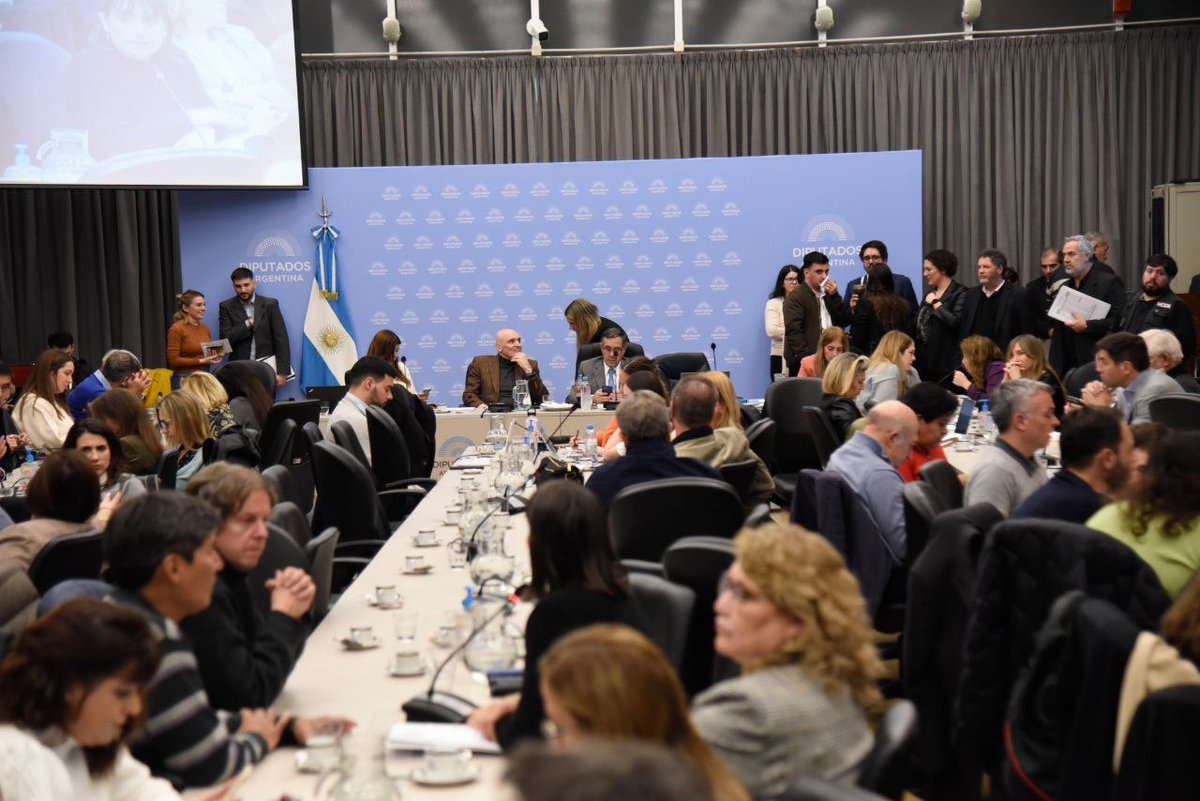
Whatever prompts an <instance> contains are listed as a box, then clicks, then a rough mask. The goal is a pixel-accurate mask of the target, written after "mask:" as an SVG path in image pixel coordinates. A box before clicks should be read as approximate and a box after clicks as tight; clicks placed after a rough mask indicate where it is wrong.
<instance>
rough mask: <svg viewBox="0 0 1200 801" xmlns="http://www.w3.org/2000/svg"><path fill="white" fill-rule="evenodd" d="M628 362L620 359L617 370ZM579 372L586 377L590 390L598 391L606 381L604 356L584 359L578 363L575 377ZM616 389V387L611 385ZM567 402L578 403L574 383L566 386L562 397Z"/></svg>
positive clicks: (606, 370) (622, 368)
mask: <svg viewBox="0 0 1200 801" xmlns="http://www.w3.org/2000/svg"><path fill="white" fill-rule="evenodd" d="M627 364H629V359H627V358H626V359H621V366H620V367H618V368H617V371H618V372H620V371H621V370H624V369H625V365H627ZM579 373H583V375H585V376H586V377H587V381H588V386H589V387H591V388H592V392H593V393H595V392H598V391H599V390H600V387H602V386H604V385H606V384H607V383H608V368H607V367H605V366H604V357H603V356H596V357H595V358H592V359H584V360H583V361H582V362H580V363H579V370H578V371H577V372H576V375H575V377H576V378H579ZM613 389H616V387H613ZM563 400H564V401H566V402H567V403H575V404H577V403H579V398H578V397H576V395H575V385H574V384H572V385H571V386H570V387H568V388H567V395H566V397H565V398H563Z"/></svg>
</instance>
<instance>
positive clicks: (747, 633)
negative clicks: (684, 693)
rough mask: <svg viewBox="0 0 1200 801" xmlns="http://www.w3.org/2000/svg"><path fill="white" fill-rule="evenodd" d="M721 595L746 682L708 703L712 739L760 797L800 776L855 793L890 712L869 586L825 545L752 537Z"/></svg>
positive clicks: (724, 628)
mask: <svg viewBox="0 0 1200 801" xmlns="http://www.w3.org/2000/svg"><path fill="white" fill-rule="evenodd" d="M734 547H735V548H736V551H737V558H736V559H735V560H734V562H733V564H732V565H731V566H730V568H729V572H728V573H726V575H725V577H724V578H723V579H722V582H721V589H720V594H719V595H718V596H717V602H716V605H715V607H714V608H715V610H716V624H715V626H716V639H715V641H714V647H715V649H716V651H717V653H719V654H721V655H722V656H724V657H727V658H729V659H732V660H733V661H734V662H736V663H737V664H738V665H739V666H740V667H741V668H742V675H741V676H739V677H738V678H735V679H729V680H727V681H723V682H720V683H718V684H715V685H714V686H712V687H710V688H709V689H707V690H705V691H704V692H703V693H701V694H700V695H698V696H697V697H696V699H695V701H694V702H693V704H692V719H693V721H694V722H695V724H696V728H697V730H698V731H699V732H700V736H701V737H703V738H704V739H705V740H706V741H707V742H708V744H709V745H710V746H711V747H712V748H713V750H714V751H716V753H717V755H718V756H720V757H721V758H722V760H723V761H724V762H725V764H726V765H728V766H729V767H730V769H731V770H732V771H733V773H734V775H735V776H737V777H738V778H739V779H740V780H741V782H742V784H743V785H745V787H746V789H747V790H749V791H750V794H751V795H753V796H754V797H755V798H769V797H774V796H777V795H779V794H781V793H782V792H783V791H784V790H786V789H787V788H788V787H789V786H791V784H792V782H793V781H795V780H796V779H797V778H798V777H800V776H815V777H818V778H821V779H825V780H827V781H840V782H853V781H854V779H855V777H856V776H857V775H858V770H859V767H860V766H861V764H862V761H863V759H864V758H865V757H866V756H867V753H868V752H869V751H870V750H871V746H872V743H873V737H872V735H871V728H870V722H871V721H872V720H873V719H875V718H876V717H877V716H878V715H879V714H880V713H881V712H882V707H883V696H882V695H881V694H880V692H879V689H878V687H877V686H876V682H877V681H878V679H879V678H880V676H881V675H882V664H881V663H880V660H879V654H878V653H877V652H876V650H875V646H874V645H873V644H872V642H871V625H870V622H869V620H868V618H867V610H866V602H865V601H864V600H863V596H862V591H861V590H860V588H859V585H858V580H857V579H855V578H854V576H853V575H851V573H850V571H849V570H847V569H846V564H845V562H844V561H843V560H842V557H841V556H840V555H839V554H838V552H837V551H836V550H834V549H833V547H832V546H831V545H830V544H829V543H828V542H826V541H825V539H824V538H822V537H821V536H820V535H817V534H813V533H812V532H810V531H806V530H805V529H803V528H800V527H799V526H792V525H783V526H764V527H762V528H757V529H743V530H742V531H741V532H740V533H739V534H738V535H737V539H736V540H735V541H734Z"/></svg>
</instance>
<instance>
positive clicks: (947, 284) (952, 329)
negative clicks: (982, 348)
mask: <svg viewBox="0 0 1200 801" xmlns="http://www.w3.org/2000/svg"><path fill="white" fill-rule="evenodd" d="M957 272H958V257H957V256H955V255H954V254H953V253H951V252H950V251H948V250H931V251H929V253H927V254H925V263H924V265H923V267H922V269H921V275H922V276H923V277H924V279H925V283H926V284H927V285H928V286H929V292H928V293H927V294H926V295H925V302H924V303H922V304H921V308H920V309H919V310H918V311H917V330H916V336H914V337H913V339H915V340H916V342H917V372H918V373H920V374H921V375H922V376H924V377H926V378H927V379H928V380H929V381H935V382H938V383H940V384H942V385H943V386H948V384H949V381H950V379H951V378H952V377H953V375H954V370H955V369H956V368H957V367H958V361H959V359H958V341H959V339H961V337H960V336H959V333H958V332H959V328H961V327H962V315H963V308H964V307H965V306H966V304H967V288H966V287H965V286H963V285H962V284H960V283H958V282H957V281H955V280H954V275H955V274H956V273H957Z"/></svg>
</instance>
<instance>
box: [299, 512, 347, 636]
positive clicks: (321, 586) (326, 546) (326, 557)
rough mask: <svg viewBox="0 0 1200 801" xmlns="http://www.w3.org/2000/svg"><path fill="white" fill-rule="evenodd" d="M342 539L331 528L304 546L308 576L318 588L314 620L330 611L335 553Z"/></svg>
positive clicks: (314, 602) (313, 612)
mask: <svg viewBox="0 0 1200 801" xmlns="http://www.w3.org/2000/svg"><path fill="white" fill-rule="evenodd" d="M340 538H341V532H340V531H338V530H337V528H336V527H334V526H330V527H329V528H327V529H325V530H324V531H322V532H321V533H320V534H319V535H317V536H316V537H313V538H312V539H311V540H309V542H308V545H306V546H304V555H305V556H307V557H308V574H309V575H310V576H312V580H313V584H315V585H316V586H317V593H316V596H315V597H314V598H313V605H312V615H313V619H314V620H320V619H321V618H323V617H325V614H326V613H327V612H328V611H329V598H330V596H331V595H332V593H333V565H334V562H335V561H336V560H335V558H334V553H335V552H336V551H337V546H338V540H339V539H340Z"/></svg>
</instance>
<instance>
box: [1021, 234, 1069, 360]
mask: <svg viewBox="0 0 1200 801" xmlns="http://www.w3.org/2000/svg"><path fill="white" fill-rule="evenodd" d="M1059 266H1060V265H1059V263H1058V248H1046V249H1045V250H1043V251H1042V257H1041V269H1042V274H1041V275H1040V276H1039V277H1037V278H1035V279H1033V280H1032V281H1030V282H1029V283H1028V284H1026V285H1025V322H1024V327H1025V330H1026V331H1027V332H1029V333H1031V334H1033V335H1034V336H1035V337H1037V338H1038V339H1046V338H1047V337H1048V336H1050V317H1049V316H1048V315H1047V312H1049V311H1050V302H1051V301H1052V300H1054V296H1053V294H1052V292H1053V287H1054V282H1055V278H1054V274H1055V273H1056V272H1058V270H1059ZM1064 277H1065V276H1064Z"/></svg>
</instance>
